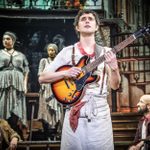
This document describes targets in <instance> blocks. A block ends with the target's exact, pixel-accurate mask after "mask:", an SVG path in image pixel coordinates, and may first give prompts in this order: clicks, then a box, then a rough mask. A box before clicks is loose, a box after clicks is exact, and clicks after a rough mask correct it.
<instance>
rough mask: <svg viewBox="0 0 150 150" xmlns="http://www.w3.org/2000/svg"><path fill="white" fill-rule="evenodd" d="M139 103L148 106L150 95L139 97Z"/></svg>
mask: <svg viewBox="0 0 150 150" xmlns="http://www.w3.org/2000/svg"><path fill="white" fill-rule="evenodd" d="M140 101H143V102H144V103H145V104H150V95H148V94H147V95H146V94H145V95H143V96H141V98H140Z"/></svg>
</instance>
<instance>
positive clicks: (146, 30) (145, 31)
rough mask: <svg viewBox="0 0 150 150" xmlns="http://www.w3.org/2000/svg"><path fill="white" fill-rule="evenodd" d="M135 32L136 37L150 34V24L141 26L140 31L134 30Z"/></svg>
mask: <svg viewBox="0 0 150 150" xmlns="http://www.w3.org/2000/svg"><path fill="white" fill-rule="evenodd" d="M133 34H134V36H135V38H139V37H142V36H146V35H150V25H148V26H147V27H146V26H145V27H142V28H140V29H139V30H138V31H136V32H134V33H133Z"/></svg>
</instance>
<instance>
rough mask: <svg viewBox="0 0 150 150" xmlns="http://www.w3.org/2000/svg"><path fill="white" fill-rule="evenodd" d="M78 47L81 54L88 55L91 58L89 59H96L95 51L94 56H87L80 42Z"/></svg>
mask: <svg viewBox="0 0 150 150" xmlns="http://www.w3.org/2000/svg"><path fill="white" fill-rule="evenodd" d="M77 46H78V48H79V50H80V53H81V54H82V55H87V56H89V57H94V56H95V51H94V52H93V53H92V54H87V53H86V51H85V50H84V48H83V47H82V45H81V43H80V42H79V43H77ZM95 46H96V45H94V48H95Z"/></svg>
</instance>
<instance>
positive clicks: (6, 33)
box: [3, 31, 17, 43]
mask: <svg viewBox="0 0 150 150" xmlns="http://www.w3.org/2000/svg"><path fill="white" fill-rule="evenodd" d="M4 35H8V36H10V37H11V38H12V40H13V41H14V43H15V42H16V39H17V37H16V35H15V33H13V32H10V31H6V32H5V33H4V34H3V36H4Z"/></svg>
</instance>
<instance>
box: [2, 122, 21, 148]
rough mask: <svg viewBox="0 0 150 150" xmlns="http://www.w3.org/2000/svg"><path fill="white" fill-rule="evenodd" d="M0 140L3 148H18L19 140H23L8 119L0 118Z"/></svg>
mask: <svg viewBox="0 0 150 150" xmlns="http://www.w3.org/2000/svg"><path fill="white" fill-rule="evenodd" d="M0 140H1V141H0V142H1V147H0V148H1V149H2V150H5V149H6V147H9V150H16V148H17V143H18V141H20V140H21V138H20V136H19V135H18V134H17V133H16V132H15V131H14V130H13V129H12V128H11V127H10V125H9V124H8V122H7V121H5V120H4V119H0Z"/></svg>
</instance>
